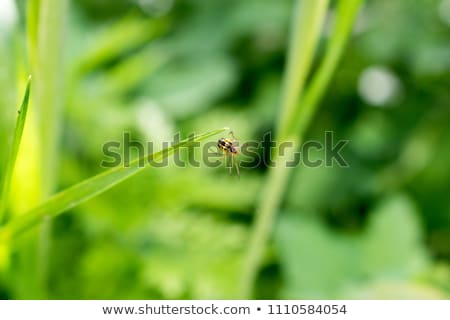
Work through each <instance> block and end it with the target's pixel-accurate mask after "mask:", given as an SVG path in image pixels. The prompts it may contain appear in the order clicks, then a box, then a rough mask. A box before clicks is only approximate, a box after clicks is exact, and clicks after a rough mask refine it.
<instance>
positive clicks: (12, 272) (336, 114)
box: [0, 0, 450, 299]
mask: <svg viewBox="0 0 450 320" xmlns="http://www.w3.org/2000/svg"><path fill="white" fill-rule="evenodd" d="M2 1H13V0H2ZM15 2H16V3H17V4H18V8H19V11H18V15H17V17H16V18H17V19H16V20H14V19H4V16H3V14H4V11H1V14H0V15H1V18H0V141H3V142H4V146H3V145H2V148H0V168H1V169H0V182H1V183H0V184H4V183H7V181H6V180H7V179H6V177H7V176H8V175H9V174H10V173H7V171H5V168H6V167H7V162H8V161H9V159H10V154H11V148H10V145H9V142H10V141H12V140H13V136H14V126H15V125H16V117H17V109H16V106H18V105H20V101H21V100H22V98H23V88H24V83H23V79H26V76H27V75H28V74H33V86H32V87H33V88H32V94H31V96H30V109H29V112H28V118H27V122H26V125H25V128H24V132H23V138H22V141H21V145H20V148H19V150H18V156H17V161H16V164H15V166H14V167H15V168H14V171H13V172H12V179H11V184H10V188H6V189H9V191H8V192H9V200H8V205H7V206H6V211H5V215H6V216H7V217H8V219H9V224H7V225H6V226H4V227H3V226H2V227H3V229H2V231H0V234H1V237H6V238H8V239H9V240H8V241H7V242H6V241H0V298H6V299H21V298H22V299H23V298H28V299H45V298H55V299H84V298H86V299H93V298H95V299H169V298H170V299H187V298H199V299H206V298H238V297H242V296H244V295H246V296H251V297H256V298H265V299H276V298H286V297H288V298H294V299H296V298H305V299H311V298H326V299H330V298H337V299H349V298H355V299H370V298H377V299H394V298H395V299H398V298H401V299H407V298H414V299H424V298H444V299H445V298H448V297H449V294H450V287H449V283H450V268H449V264H448V261H449V257H450V248H449V246H448V244H449V243H450V236H449V235H450V233H449V232H448V231H449V226H450V219H449V217H450V211H449V206H448V192H449V190H448V180H449V177H450V171H449V166H448V163H449V162H450V144H449V143H450V133H449V131H448V123H449V121H450V113H449V109H448V105H449V104H450V99H449V95H448V87H449V84H450V83H449V79H450V77H449V71H450V69H449V64H448V62H449V60H448V54H447V52H448V47H449V45H450V42H449V38H448V36H447V35H448V19H447V20H446V19H445V14H444V13H443V12H441V11H442V10H441V9H440V3H441V1H440V0H418V1H415V2H414V5H411V1H409V0H397V1H391V0H376V1H374V0H367V1H364V3H363V4H362V6H361V8H360V10H359V11H358V10H357V9H358V7H359V4H360V3H359V1H357V0H351V1H350V0H349V1H344V0H337V1H330V2H329V4H330V5H329V6H328V5H327V6H326V9H325V7H322V5H323V4H324V3H325V2H322V1H319V2H318V1H305V0H302V1H301V2H302V4H301V7H302V8H306V9H304V11H303V12H301V11H299V10H297V9H299V8H298V7H297V8H296V7H295V6H294V3H295V2H294V1H293V0H280V1H273V0H248V1H241V0H229V1H224V0H215V1H209V0H208V1H206V0H205V1H198V0H177V1H150V2H149V1H137V0H131V1H128V0H116V1H114V5H113V4H112V2H111V1H100V0H89V1H88V0H73V1H57V0H29V1H24V0H16V1H15ZM66 2H67V3H68V2H70V6H69V7H64V4H65V3H66ZM53 4H56V5H53ZM44 8H47V9H49V8H50V9H52V10H47V9H45V10H44ZM440 10H441V11H440ZM58 12H59V13H62V12H63V13H64V14H59V13H58ZM294 12H296V15H294V16H296V17H297V18H296V19H295V20H293V13H294ZM43 16H46V17H47V18H49V17H53V18H55V19H53V18H52V19H47V18H46V19H43V20H42V19H41V18H42V17H43ZM11 17H12V16H11ZM11 17H10V18H11ZM8 21H10V22H8ZM292 25H294V26H297V27H294V29H296V30H298V32H291V29H290V28H291V27H290V26H292ZM299 33H301V35H300V36H299ZM292 43H294V45H293V44H292ZM295 48H296V49H295ZM294 49H295V50H294ZM289 50H291V52H292V53H291V54H290V58H288V60H289V61H287V60H286V53H287V52H289ZM299 51H300V52H299ZM287 65H289V67H287V70H291V71H290V72H288V73H284V72H283V70H284V69H286V66H287ZM374 70H375V77H373V76H374V73H373V72H372V73H371V71H374ZM380 71H381V77H379V76H380ZM36 72H37V73H36ZM377 72H378V73H377ZM288 75H289V76H288ZM368 75H369V77H367V76H368ZM377 76H378V77H377ZM383 76H384V77H386V76H387V77H388V78H389V77H390V78H389V79H390V80H392V81H394V82H395V83H396V85H397V86H396V87H395V88H394V89H395V90H394V92H393V93H394V95H393V97H394V98H392V99H388V100H387V101H385V103H382V104H376V105H375V104H373V103H372V102H371V100H370V99H368V96H367V95H368V94H369V95H372V96H375V97H379V95H380V94H381V93H382V92H383V90H386V88H387V89H392V88H391V87H390V86H389V81H386V78H383ZM364 79H366V80H367V79H368V80H369V81H366V82H365V81H362V80H364ZM299 80H300V81H299ZM363 84H364V85H363ZM280 88H285V89H283V90H280ZM287 88H290V89H289V90H288V89H287ZM280 101H290V102H289V106H290V107H285V106H283V105H284V104H285V105H288V103H287V102H284V103H283V104H280ZM282 108H283V110H285V111H286V113H285V114H284V116H283V117H280V110H281V109H282ZM53 111H55V113H53ZM58 112H59V113H58ZM282 119H283V120H282ZM47 120H48V121H50V122H48V124H49V125H48V126H47V127H46V126H45V124H46V121H47ZM278 120H279V122H277V121H278ZM280 122H283V123H282V124H280ZM279 124H280V126H279V127H278V128H277V126H278V125H279ZM224 126H230V127H232V129H233V131H234V133H235V135H236V136H237V138H238V139H239V140H240V142H241V143H244V142H246V141H248V140H256V141H260V140H261V138H262V136H263V134H264V133H266V132H268V131H270V132H272V133H274V132H275V131H277V132H282V131H283V130H285V131H286V132H285V133H286V134H285V136H284V137H283V140H290V139H292V140H295V141H297V142H298V143H301V142H306V141H308V140H310V139H314V140H318V141H320V142H323V137H324V132H325V131H330V130H331V131H334V134H335V140H338V139H345V140H349V143H348V144H347V146H346V147H345V148H344V149H343V156H344V158H345V160H346V161H347V162H348V163H349V165H350V167H348V168H340V167H337V166H333V167H325V166H321V167H318V168H311V167H306V166H304V164H303V163H301V164H300V165H299V167H298V168H293V169H292V170H284V169H281V170H279V171H276V170H273V169H270V168H267V166H265V165H260V166H258V167H257V168H241V177H240V179H237V178H236V177H233V176H232V177H230V176H229V174H228V170H226V169H225V168H223V167H218V168H207V167H205V165H201V167H200V168H196V167H193V166H190V165H187V166H186V167H184V168H183V167H177V166H176V165H175V164H174V163H173V161H172V159H173V157H169V158H168V159H170V161H169V165H168V167H164V168H151V169H148V170H147V169H142V170H139V174H134V173H135V172H136V171H134V170H135V168H129V170H125V169H124V170H123V171H122V170H121V169H117V170H118V171H116V170H112V171H110V172H109V175H108V174H103V175H102V171H103V170H102V169H101V168H100V166H99V164H100V163H101V161H102V160H104V155H103V154H102V146H103V145H104V143H105V142H107V141H121V140H122V136H123V132H124V131H126V132H130V133H131V135H132V138H133V140H136V141H139V142H142V143H143V144H144V145H145V144H147V142H154V143H155V150H147V151H148V152H146V153H148V154H153V153H154V152H155V151H158V150H162V149H164V148H165V147H160V143H162V142H163V141H168V142H170V141H172V138H173V134H174V133H175V132H180V135H181V136H182V137H187V136H189V134H190V133H192V132H209V131H210V130H211V128H223V127H224ZM278 129H282V130H278ZM44 131H45V132H47V133H46V134H45V136H46V138H45V139H44V138H43V133H44ZM221 132H223V136H225V133H226V132H225V131H221ZM287 133H289V134H287ZM215 139H216V137H213V136H210V137H209V138H207V139H206V140H204V141H205V142H206V141H208V142H209V141H214V140H215ZM277 139H278V138H277ZM278 142H282V141H278ZM120 151H123V150H122V149H121V150H120ZM322 151H323V150H322ZM322 151H317V152H312V153H311V154H310V160H316V159H321V160H323V159H324V157H325V154H324V153H323V152H322ZM258 152H259V153H260V154H262V155H264V156H267V155H268V152H267V151H264V150H262V149H258ZM179 154H180V157H181V158H182V159H188V158H189V157H190V156H192V154H189V153H187V152H183V151H182V150H181V149H180V150H179ZM194 156H195V157H196V159H199V157H200V156H201V152H200V150H197V151H195V152H194ZM242 157H243V156H242ZM135 158H137V156H136V155H135V154H133V155H132V159H135ZM45 159H49V160H50V161H48V162H47V161H46V160H45ZM241 159H242V158H241ZM44 166H45V167H47V169H45V171H47V172H46V173H44V169H43V168H44ZM4 179H6V180H4ZM51 180H53V181H51ZM80 181H81V184H79V183H80ZM119 181H121V182H120V183H117V182H119ZM50 182H51V183H50ZM44 184H48V185H50V184H51V185H52V188H48V189H52V190H51V191H49V192H47V191H48V190H47V191H45V190H44ZM71 187H72V188H71ZM45 189H47V187H46V188H45ZM44 191H45V192H44ZM45 193H47V195H50V196H53V197H51V198H50V199H49V202H44V200H43V195H44V194H45ZM94 195H96V196H95V197H94ZM30 210H31V211H30ZM63 210H65V211H64V212H65V214H59V213H61V212H62V211H63ZM30 212H31V213H32V214H31V215H29V213H30ZM33 212H34V213H33ZM46 213H50V214H52V215H54V216H55V218H53V219H47V220H48V221H50V222H51V223H50V224H49V223H46V224H44V227H43V228H40V227H38V225H39V224H40V221H42V217H43V216H44V215H46ZM261 213H264V214H261ZM261 217H263V218H261ZM44 220H45V218H44ZM50 225H51V226H52V227H51V228H49V226H50ZM258 226H259V227H258ZM261 226H262V227H261ZM261 230H262V231H261ZM22 231H23V232H22ZM255 231H257V232H255ZM16 232H19V233H20V234H19V233H16ZM272 233H273V236H272ZM13 234H15V235H16V236H14V237H12V238H11V236H12V235H13ZM37 239H44V240H45V241H43V242H41V241H38V240H37ZM255 239H256V241H255ZM249 246H250V248H251V249H249ZM255 248H256V249H255ZM255 257H256V258H255ZM249 261H250V263H249ZM246 270H247V271H246ZM249 270H250V271H249ZM243 279H246V280H245V281H243ZM240 287H241V288H240ZM253 288H254V289H253Z"/></svg>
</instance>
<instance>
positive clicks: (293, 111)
mask: <svg viewBox="0 0 450 320" xmlns="http://www.w3.org/2000/svg"><path fill="white" fill-rule="evenodd" d="M302 2H303V8H302V9H303V10H309V12H308V11H303V15H305V17H304V16H303V15H300V16H296V17H295V19H305V21H308V19H312V18H313V14H314V15H315V16H314V17H315V19H317V21H315V22H314V23H312V25H313V26H315V27H316V28H317V30H316V31H315V32H313V34H314V37H319V33H318V30H319V29H320V26H321V25H322V23H323V21H324V18H325V16H324V13H325V12H324V11H322V10H319V9H320V8H319V6H320V5H321V4H319V3H318V2H316V1H302ZM314 3H315V5H316V6H318V7H316V8H314V7H313V6H314ZM361 3H362V0H342V1H339V3H338V9H337V23H336V25H335V29H334V32H333V35H332V37H331V39H330V42H329V44H328V46H327V49H326V53H325V57H324V60H323V62H322V64H321V65H320V68H319V71H318V72H317V73H316V74H315V75H314V77H313V79H312V83H311V85H310V86H308V87H307V88H306V90H305V92H304V94H303V96H301V92H302V90H301V89H302V88H300V91H299V92H295V91H294V90H299V89H298V86H303V85H304V79H303V78H304V77H305V74H302V75H297V76H295V73H296V72H302V73H305V72H307V70H309V68H310V66H305V65H304V64H305V63H306V61H305V59H306V58H303V59H300V60H299V57H297V55H300V56H301V55H305V52H302V51H301V50H299V48H300V47H303V48H308V49H309V50H310V52H309V53H306V54H307V55H312V54H313V52H314V47H313V46H312V44H317V41H318V39H311V38H310V39H309V40H308V38H309V37H312V36H313V35H312V34H311V33H310V30H308V26H304V27H303V28H302V27H300V26H302V23H301V22H297V23H294V26H297V27H294V37H292V38H291V46H292V47H293V48H294V49H291V51H290V53H289V56H288V59H289V60H290V62H288V65H287V68H288V70H286V77H285V83H284V92H285V93H284V96H285V97H284V98H283V100H282V101H283V102H284V104H282V108H283V113H282V117H281V118H280V123H279V124H278V126H279V130H278V136H277V139H278V143H279V144H281V143H283V142H284V141H289V142H293V143H294V145H296V146H299V145H300V144H301V141H302V139H303V133H304V130H305V129H306V128H307V127H308V125H309V124H310V123H311V120H312V118H313V115H314V114H315V111H316V109H317V106H318V104H319V101H320V99H321V97H322V96H323V94H324V92H325V90H326V88H327V86H328V84H329V82H330V80H331V78H332V75H333V74H334V72H335V70H336V68H337V65H338V62H339V60H340V58H341V56H342V54H343V51H344V48H345V44H346V43H347V39H348V37H349V35H350V32H351V30H352V26H353V22H354V19H355V17H356V14H357V12H358V9H359V7H360V5H361ZM327 4H328V3H327ZM300 12H301V11H300ZM300 14H301V13H300ZM308 16H309V18H308ZM298 39H303V41H306V40H308V41H310V42H311V45H310V46H307V45H303V46H300V45H299V44H296V41H302V40H298ZM295 48H297V49H295ZM307 60H308V61H309V63H311V62H312V58H311V57H310V58H308V59H307ZM296 63H297V65H296ZM290 69H291V70H290ZM299 76H301V77H302V78H301V79H299V78H298V77H299ZM302 79H303V80H302ZM296 88H297V89H296ZM289 90H293V92H292V93H289ZM286 96H287V97H288V98H286ZM300 96H301V97H300ZM298 100H300V102H299V101H298ZM291 156H292V155H291ZM275 157H276V160H275V161H276V162H277V164H276V166H275V167H273V168H270V170H269V175H268V177H267V180H266V181H265V185H264V188H263V190H262V197H261V201H260V203H259V204H258V206H257V210H256V218H255V219H256V220H255V222H254V226H253V231H252V235H251V238H250V243H249V249H248V253H247V256H246V260H245V262H244V269H243V275H242V281H241V283H242V288H241V298H244V299H245V298H250V297H251V293H252V289H253V286H254V283H255V281H256V277H257V275H258V271H259V268H260V265H261V263H262V260H263V256H264V251H265V247H266V243H267V241H268V239H269V237H270V232H271V230H272V224H273V222H274V220H275V214H276V212H277V210H278V208H279V206H280V204H281V202H282V199H283V195H284V192H285V190H286V187H287V184H288V181H289V175H290V172H289V171H288V170H289V169H288V168H286V167H284V161H283V159H281V158H280V157H279V155H278V154H275ZM288 158H289V157H288Z"/></svg>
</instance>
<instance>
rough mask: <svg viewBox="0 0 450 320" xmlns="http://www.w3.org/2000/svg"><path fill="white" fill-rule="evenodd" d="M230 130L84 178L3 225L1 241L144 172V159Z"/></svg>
mask: <svg viewBox="0 0 450 320" xmlns="http://www.w3.org/2000/svg"><path fill="white" fill-rule="evenodd" d="M227 130H229V129H228V128H221V129H217V130H213V131H209V132H206V133H203V134H200V135H196V136H194V137H190V138H188V139H185V140H182V141H180V142H179V143H177V144H174V145H172V146H171V147H169V148H166V149H163V150H161V151H159V152H156V153H153V154H149V155H146V156H145V157H143V158H140V159H136V160H134V161H132V162H131V163H130V165H129V166H128V167H116V168H112V169H110V170H108V171H105V172H103V173H101V174H98V175H96V176H94V177H92V178H89V179H87V180H84V181H82V182H80V183H78V184H76V185H74V186H72V187H70V188H68V189H66V190H64V191H61V192H59V193H57V194H56V195H54V196H52V197H51V198H50V199H48V200H47V201H45V202H44V203H42V204H41V205H39V206H37V207H36V208H34V209H31V210H30V211H29V212H27V213H25V214H24V215H21V216H18V217H17V218H15V219H13V220H11V221H10V222H9V223H7V224H6V225H5V226H4V227H3V228H1V229H0V242H2V241H5V242H6V241H9V240H11V239H12V238H14V237H15V236H17V235H19V234H20V233H21V232H23V231H25V230H27V229H29V228H31V227H33V226H35V225H37V224H38V223H39V222H41V221H42V220H43V219H44V218H45V217H46V216H50V217H55V216H57V215H59V214H61V213H63V212H65V211H67V210H69V209H72V208H74V207H75V206H77V205H79V204H80V203H83V202H85V201H87V200H89V199H91V198H93V197H95V196H96V195H99V194H101V193H103V192H105V191H106V190H108V189H110V188H112V187H113V186H115V185H117V184H118V183H120V182H122V181H124V180H126V179H128V178H130V177H132V176H134V175H135V174H137V173H138V172H141V171H143V170H144V169H146V168H148V167H149V166H150V165H146V166H141V165H140V164H141V163H142V161H145V160H154V161H158V160H161V159H164V158H166V157H168V156H169V155H171V154H173V153H174V152H176V151H177V150H179V149H180V148H182V147H186V146H189V145H190V144H191V143H194V142H200V141H203V140H205V139H207V138H209V137H212V136H214V135H217V134H219V133H222V132H224V131H227Z"/></svg>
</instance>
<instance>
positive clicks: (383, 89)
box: [358, 66, 401, 107]
mask: <svg viewBox="0 0 450 320" xmlns="http://www.w3.org/2000/svg"><path fill="white" fill-rule="evenodd" d="M400 89H401V83H400V80H399V79H398V77H397V76H396V75H395V74H394V73H393V72H392V71H391V70H389V69H388V68H386V67H383V66H371V67H368V68H366V69H365V70H364V71H363V72H362V73H361V76H360V77H359V81H358V92H359V95H360V96H361V98H362V99H364V101H365V102H366V103H368V104H370V105H372V106H376V107H383V106H385V105H387V104H389V103H391V102H393V101H394V99H395V98H397V97H398V95H399V93H400Z"/></svg>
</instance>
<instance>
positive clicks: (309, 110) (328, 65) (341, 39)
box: [294, 0, 363, 136]
mask: <svg viewBox="0 0 450 320" xmlns="http://www.w3.org/2000/svg"><path fill="white" fill-rule="evenodd" d="M362 1H363V0H345V1H340V2H339V4H338V7H337V14H336V17H337V22H336V25H335V26H334V30H333V34H332V36H331V39H330V43H329V44H328V47H327V51H326V54H325V57H324V59H323V62H322V64H321V65H320V67H319V69H318V71H317V73H316V75H315V76H314V78H313V80H312V83H311V84H310V85H309V87H308V88H307V89H306V91H305V95H304V97H303V100H302V102H301V105H300V108H297V110H296V114H295V116H294V132H296V133H297V134H298V135H300V136H302V135H303V134H304V132H305V130H306V129H307V128H308V125H309V123H310V122H311V120H312V117H313V116H314V114H315V112H316V109H317V107H318V105H319V101H320V99H321V98H322V96H323V94H324V93H325V90H326V89H327V87H328V85H329V83H330V81H331V78H332V76H333V74H334V73H335V71H336V68H337V66H338V64H339V61H340V60H341V57H342V55H343V52H344V50H345V47H346V44H347V40H348V38H349V35H350V33H351V31H352V27H353V23H354V20H355V17H356V14H357V13H358V10H359V8H360V6H361V3H362Z"/></svg>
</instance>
